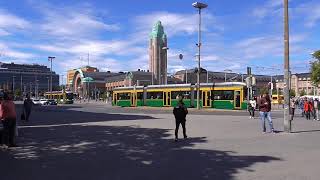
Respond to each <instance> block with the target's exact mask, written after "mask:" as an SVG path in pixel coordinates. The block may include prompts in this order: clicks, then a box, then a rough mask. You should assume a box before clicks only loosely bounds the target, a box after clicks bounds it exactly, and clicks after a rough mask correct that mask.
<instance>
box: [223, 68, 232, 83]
mask: <svg viewBox="0 0 320 180" xmlns="http://www.w3.org/2000/svg"><path fill="white" fill-rule="evenodd" d="M227 72H229V73H231V72H232V70H230V69H225V70H224V82H227Z"/></svg>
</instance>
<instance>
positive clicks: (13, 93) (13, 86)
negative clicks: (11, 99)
mask: <svg viewBox="0 0 320 180" xmlns="http://www.w3.org/2000/svg"><path fill="white" fill-rule="evenodd" d="M15 77H16V76H12V93H13V95H14V88H15V87H14V80H15V79H14V78H15Z"/></svg>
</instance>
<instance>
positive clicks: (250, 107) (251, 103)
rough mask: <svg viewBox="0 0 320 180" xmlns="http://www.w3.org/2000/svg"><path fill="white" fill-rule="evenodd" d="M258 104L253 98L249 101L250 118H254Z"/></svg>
mask: <svg viewBox="0 0 320 180" xmlns="http://www.w3.org/2000/svg"><path fill="white" fill-rule="evenodd" d="M256 106H257V103H256V101H255V100H254V99H251V100H250V101H249V113H250V119H253V118H254V111H255V108H256Z"/></svg>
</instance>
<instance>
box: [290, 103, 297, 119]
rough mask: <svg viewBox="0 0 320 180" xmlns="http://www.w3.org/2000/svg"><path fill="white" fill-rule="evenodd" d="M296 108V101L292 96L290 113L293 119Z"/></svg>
mask: <svg viewBox="0 0 320 180" xmlns="http://www.w3.org/2000/svg"><path fill="white" fill-rule="evenodd" d="M295 109H296V102H295V100H294V99H293V98H292V99H291V101H290V115H291V117H290V119H291V121H293V118H294V111H295Z"/></svg>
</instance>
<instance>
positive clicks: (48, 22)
mask: <svg viewBox="0 0 320 180" xmlns="http://www.w3.org/2000/svg"><path fill="white" fill-rule="evenodd" d="M43 13H44V15H45V23H43V24H42V25H41V29H42V31H43V32H47V33H48V34H50V35H54V36H57V37H61V38H70V37H76V38H77V37H78V38H80V37H92V35H95V34H96V33H97V32H100V31H109V32H110V31H111V32H113V31H118V30H119V29H120V27H119V25H117V24H111V23H110V24H107V23H106V22H104V21H102V20H101V19H99V18H97V17H96V16H95V15H94V14H93V13H91V12H90V11H86V10H81V9H80V10H79V9H73V10H70V9H68V8H65V9H63V10H59V9H53V10H51V9H50V10H48V11H43Z"/></svg>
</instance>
